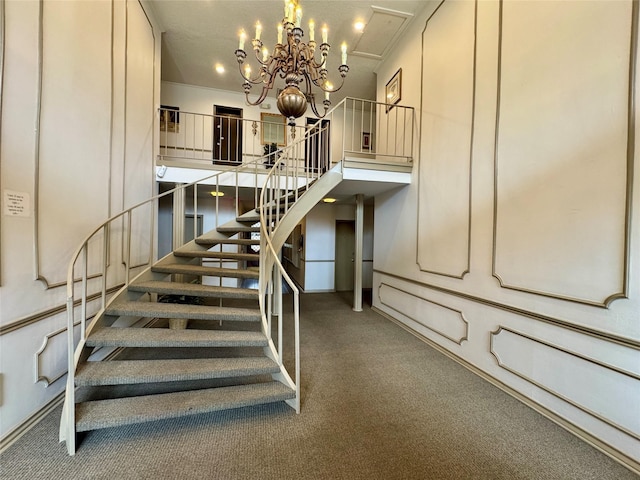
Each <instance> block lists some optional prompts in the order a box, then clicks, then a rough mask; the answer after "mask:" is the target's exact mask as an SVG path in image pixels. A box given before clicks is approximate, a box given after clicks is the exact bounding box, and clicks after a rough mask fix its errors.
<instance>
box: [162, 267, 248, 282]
mask: <svg viewBox="0 0 640 480" xmlns="http://www.w3.org/2000/svg"><path fill="white" fill-rule="evenodd" d="M204 268H206V267H204ZM151 270H152V271H153V272H155V273H166V274H169V275H193V276H194V277H223V278H253V279H258V278H260V274H259V273H258V272H253V271H246V270H237V271H236V270H233V269H226V270H225V271H224V272H220V271H213V269H212V271H204V270H196V269H190V268H189V267H186V266H185V267H152V269H151Z"/></svg>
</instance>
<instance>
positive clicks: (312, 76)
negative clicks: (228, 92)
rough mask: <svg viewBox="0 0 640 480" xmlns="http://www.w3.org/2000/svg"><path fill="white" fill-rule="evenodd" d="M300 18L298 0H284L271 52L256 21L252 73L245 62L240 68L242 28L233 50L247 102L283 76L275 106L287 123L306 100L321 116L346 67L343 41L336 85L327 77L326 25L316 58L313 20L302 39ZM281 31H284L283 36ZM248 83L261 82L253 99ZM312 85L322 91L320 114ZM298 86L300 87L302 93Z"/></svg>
mask: <svg viewBox="0 0 640 480" xmlns="http://www.w3.org/2000/svg"><path fill="white" fill-rule="evenodd" d="M301 20H302V8H301V7H300V5H299V2H298V0H284V18H283V19H282V24H279V25H278V42H277V43H276V45H275V47H274V49H273V53H271V54H270V53H269V51H268V49H267V48H266V47H263V44H262V41H261V40H260V35H261V33H262V25H261V24H260V22H258V23H256V36H255V38H254V39H253V40H252V41H251V45H252V46H253V51H254V52H255V55H256V60H257V61H258V64H259V68H258V71H257V73H256V74H255V76H252V73H251V72H252V70H251V67H250V65H249V64H246V65H245V66H244V68H243V64H244V62H245V60H246V58H247V52H245V50H244V44H245V41H246V34H245V32H244V31H243V32H241V33H240V44H239V46H238V49H237V50H236V52H235V53H236V58H237V59H238V67H239V69H240V75H242V78H243V79H244V83H243V84H242V86H243V88H244V93H245V96H246V98H247V103H248V104H249V105H259V104H261V103H262V102H263V101H264V99H265V98H266V97H267V95H268V93H269V91H270V90H271V89H272V88H273V86H274V83H275V81H276V79H277V78H278V77H280V78H282V79H284V83H285V88H284V89H282V91H280V93H279V94H278V99H277V106H278V110H280V113H282V115H284V116H285V117H286V118H287V120H288V123H289V125H294V124H295V119H296V118H298V117H301V116H302V115H304V113H305V112H306V110H307V103H309V104H310V105H311V109H312V111H313V113H314V115H315V116H316V117H319V118H322V117H324V116H325V114H326V113H327V110H328V109H329V106H330V105H331V101H330V100H329V94H330V93H331V92H337V91H338V90H340V88H342V85H343V84H344V78H345V77H346V75H347V72H348V71H349V67H348V66H347V45H346V44H345V43H343V44H342V46H341V50H342V63H341V65H340V66H339V67H338V72H339V73H340V76H341V77H342V79H341V82H340V85H339V86H337V87H336V86H334V85H332V84H331V83H330V82H329V81H328V80H327V68H326V65H327V56H328V55H329V48H330V45H329V43H328V41H327V37H328V29H327V27H326V26H323V27H322V43H321V44H320V46H319V47H318V49H319V50H320V58H319V59H316V57H315V53H316V41H315V25H314V23H313V20H312V21H310V22H309V42H308V43H304V42H303V41H302V37H303V36H304V31H303V30H302V28H301V27H300V22H301ZM283 34H285V35H286V37H285V38H284V39H283ZM300 84H302V85H300ZM252 85H261V86H262V92H261V93H260V96H259V97H258V99H257V100H256V101H255V102H252V101H251V100H250V99H249V93H250V91H251V87H252ZM314 85H315V86H316V87H317V88H318V89H320V90H321V91H322V92H324V100H323V101H322V104H323V106H324V111H323V112H322V114H320V113H319V112H318V108H317V106H316V100H315V95H314V93H313V91H312V88H313V86H314ZM301 88H302V89H304V93H303V92H302V91H301Z"/></svg>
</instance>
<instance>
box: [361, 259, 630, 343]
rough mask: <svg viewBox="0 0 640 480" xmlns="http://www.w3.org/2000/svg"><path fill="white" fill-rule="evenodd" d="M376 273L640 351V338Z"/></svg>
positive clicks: (407, 279) (379, 272) (392, 275)
mask: <svg viewBox="0 0 640 480" xmlns="http://www.w3.org/2000/svg"><path fill="white" fill-rule="evenodd" d="M373 272H374V273H378V274H380V275H385V276H388V277H391V278H396V279H398V280H401V281H403V282H408V283H412V284H414V285H418V286H421V287H424V288H429V289H431V290H436V291H438V292H442V293H447V294H449V295H455V296H457V297H460V298H464V299H466V300H470V301H472V302H476V303H480V304H483V305H487V306H489V307H493V308H498V309H500V310H504V311H506V312H510V313H515V314H517V315H521V316H523V317H528V318H531V319H533V320H538V321H540V322H544V323H549V324H552V325H557V326H560V327H562V328H565V329H567V330H571V331H574V332H578V333H583V334H585V335H589V336H592V337H595V338H598V339H601V340H606V341H608V342H613V343H616V344H618V345H622V346H625V347H630V348H634V349H636V350H639V351H640V340H638V339H635V338H630V337H623V336H621V335H616V334H614V333H609V332H605V331H603V330H598V329H596V328H592V327H585V326H582V325H577V324H574V323H571V322H568V321H566V320H562V319H560V318H555V317H551V316H548V315H544V314H541V313H537V312H532V311H530V310H525V309H523V308H519V307H514V306H511V305H507V304H505V303H501V302H497V301H494V300H489V299H486V298H482V297H478V296H477V295H472V294H469V293H464V292H459V291H457V290H452V289H450V288H445V287H441V286H438V285H433V284H430V283H425V282H420V281H418V280H413V279H411V278H405V277H402V276H400V275H396V274H394V273H389V272H385V271H382V270H378V269H374V270H373Z"/></svg>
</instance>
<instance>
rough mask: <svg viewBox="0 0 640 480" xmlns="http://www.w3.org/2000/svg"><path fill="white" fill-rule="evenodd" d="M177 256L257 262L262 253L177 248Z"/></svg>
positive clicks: (175, 253)
mask: <svg viewBox="0 0 640 480" xmlns="http://www.w3.org/2000/svg"><path fill="white" fill-rule="evenodd" d="M173 254H174V255H175V256H176V257H190V258H216V259H218V258H219V259H222V260H225V259H226V260H246V261H250V262H257V261H258V260H260V255H259V254H257V253H237V252H212V251H210V250H176V251H174V252H173Z"/></svg>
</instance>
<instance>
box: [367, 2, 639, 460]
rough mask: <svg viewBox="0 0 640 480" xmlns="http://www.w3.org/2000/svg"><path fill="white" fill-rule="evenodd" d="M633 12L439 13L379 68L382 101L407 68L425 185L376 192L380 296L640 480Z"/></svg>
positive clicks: (388, 309) (616, 5)
mask: <svg viewBox="0 0 640 480" xmlns="http://www.w3.org/2000/svg"><path fill="white" fill-rule="evenodd" d="M637 16H638V8H637V4H635V6H634V3H633V2H632V1H631V0H628V1H617V2H607V1H595V2H565V1H546V2H538V1H477V2H476V1H473V0H462V1H452V0H446V1H444V2H432V4H431V5H430V6H428V7H426V9H425V11H424V12H423V13H422V16H421V18H419V19H418V20H417V21H416V22H414V24H413V25H412V27H411V29H410V30H409V31H408V32H407V34H406V35H405V37H404V39H403V42H402V45H401V46H399V47H397V48H396V50H395V51H394V52H393V53H392V55H391V56H390V57H389V60H387V61H386V62H384V63H383V64H382V65H381V67H380V68H379V70H378V98H379V99H380V98H383V95H384V86H385V84H386V82H387V81H388V80H389V78H391V76H393V74H394V73H395V72H396V71H397V70H398V69H399V68H402V71H403V85H402V91H403V95H402V97H403V98H402V101H403V103H405V102H406V104H407V105H410V106H413V107H415V108H416V109H417V110H418V111H419V114H420V120H419V122H418V126H417V131H416V135H417V138H419V139H420V141H419V142H418V145H416V154H417V155H416V156H418V155H419V158H418V161H417V162H416V168H415V169H414V179H415V181H414V182H413V184H412V185H411V186H410V187H409V188H408V189H404V190H403V191H400V192H396V193H386V194H384V195H381V196H379V197H377V198H376V208H375V242H374V279H373V289H374V290H373V302H374V306H375V307H376V308H378V309H379V310H380V311H381V312H383V313H384V314H386V315H388V316H389V317H391V318H393V319H396V320H397V321H399V322H402V323H403V324H405V325H406V326H408V327H409V328H410V329H412V330H414V331H415V332H417V333H418V334H420V335H421V336H422V337H423V338H424V339H425V340H426V341H427V342H429V343H431V344H432V345H433V346H435V347H436V348H439V349H441V350H442V351H443V352H445V353H447V354H449V355H451V356H453V357H454V358H456V359H458V360H460V361H461V362H462V363H463V364H465V365H467V366H468V367H469V368H471V369H473V370H474V371H476V372H477V373H479V374H480V375H482V376H483V377H485V378H486V379H488V380H489V381H492V382H494V383H496V384H497V385H498V386H500V387H501V388H504V389H505V390H507V391H508V392H510V393H512V394H513V395H515V396H516V397H518V398H520V399H521V400H523V401H525V402H526V403H528V404H529V405H531V406H532V407H534V408H536V409H538V410H540V411H543V412H544V413H545V414H547V415H548V416H550V417H551V418H553V419H554V420H555V421H557V422H558V423H560V424H561V425H563V426H564V427H566V428H568V429H570V430H571V431H573V432H574V433H576V434H577V435H579V436H581V437H582V438H584V439H585V440H587V441H589V442H590V443H592V444H594V445H595V446H597V447H598V448H600V449H602V450H603V451H605V452H607V453H609V454H611V455H613V456H615V457H616V458H618V459H619V460H620V461H622V462H624V463H626V464H627V465H629V466H630V467H631V468H634V469H636V470H640V424H639V423H638V419H640V313H639V312H640V268H638V262H639V261H640V228H639V227H638V225H639V224H640V200H639V198H640V197H639V196H638V195H637V192H638V189H639V188H640V162H639V161H638V154H637V151H638V148H637V147H636V146H635V138H637V132H636V131H635V128H636V127H635V123H634V121H633V120H634V118H635V116H636V115H637V111H636V110H635V105H636V102H635V97H636V95H637V93H638V85H637V83H635V84H633V85H629V82H630V80H634V79H635V72H636V70H637V63H638V59H637V55H636V49H637V41H638V37H637V33H638V32H637V29H638V19H637ZM416 52H420V55H417V53H416ZM633 193H636V195H635V196H634V195H632V194H633Z"/></svg>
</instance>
